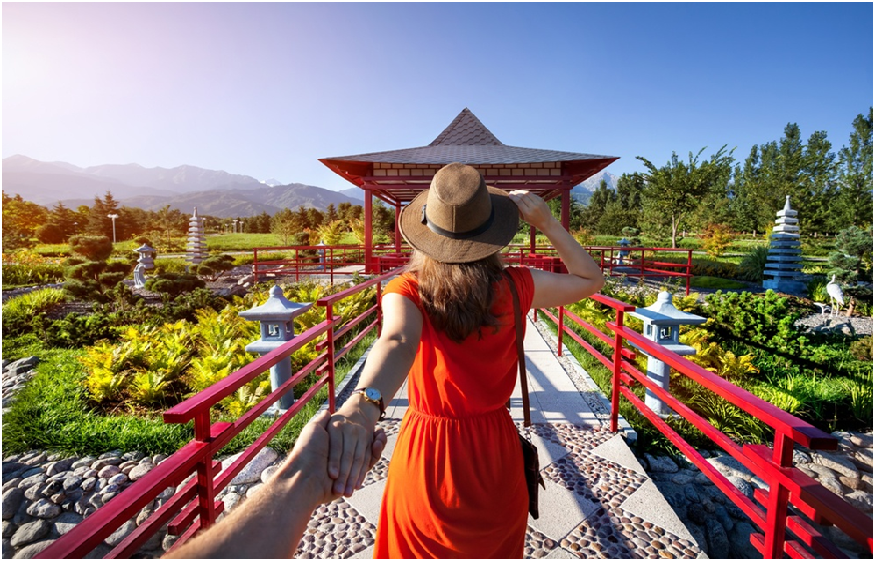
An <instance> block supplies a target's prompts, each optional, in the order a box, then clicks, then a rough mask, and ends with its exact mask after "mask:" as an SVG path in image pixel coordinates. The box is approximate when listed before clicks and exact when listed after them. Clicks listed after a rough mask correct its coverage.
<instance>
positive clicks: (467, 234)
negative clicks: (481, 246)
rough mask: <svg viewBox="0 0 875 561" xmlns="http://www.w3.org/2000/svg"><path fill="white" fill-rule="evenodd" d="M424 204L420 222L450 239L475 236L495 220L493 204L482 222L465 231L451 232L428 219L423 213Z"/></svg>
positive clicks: (484, 230) (423, 209)
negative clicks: (487, 216)
mask: <svg viewBox="0 0 875 561" xmlns="http://www.w3.org/2000/svg"><path fill="white" fill-rule="evenodd" d="M426 206H428V205H422V223H423V224H425V225H426V226H428V229H429V230H431V231H432V232H434V233H435V234H437V235H439V236H443V237H445V238H450V239H452V240H467V239H470V238H474V237H477V236H479V235H480V234H484V233H486V232H487V231H488V230H489V228H490V227H491V226H492V222H493V221H494V220H495V206H493V207H492V211H491V212H490V213H489V218H487V219H486V222H484V223H483V224H481V225H480V226H478V227H477V228H474V229H473V230H469V231H467V232H451V231H449V230H444V229H443V228H441V227H440V226H438V225H437V224H435V223H434V222H432V221H431V220H429V219H428V215H427V214H426V213H425V207H426Z"/></svg>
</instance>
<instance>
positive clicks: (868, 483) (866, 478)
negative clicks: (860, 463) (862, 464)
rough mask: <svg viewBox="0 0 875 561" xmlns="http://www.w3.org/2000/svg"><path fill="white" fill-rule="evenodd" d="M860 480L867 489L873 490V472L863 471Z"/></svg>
mask: <svg viewBox="0 0 875 561" xmlns="http://www.w3.org/2000/svg"><path fill="white" fill-rule="evenodd" d="M860 481H862V482H863V485H864V486H865V488H866V490H867V491H870V492H871V491H872V474H871V473H861V474H860Z"/></svg>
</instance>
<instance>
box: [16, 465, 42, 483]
mask: <svg viewBox="0 0 875 561" xmlns="http://www.w3.org/2000/svg"><path fill="white" fill-rule="evenodd" d="M35 475H42V476H43V477H45V473H43V468H41V467H39V466H37V467H34V468H31V469H29V470H27V471H26V472H24V473H22V474H21V477H23V478H24V479H27V478H29V477H33V476H35ZM43 481H45V479H43Z"/></svg>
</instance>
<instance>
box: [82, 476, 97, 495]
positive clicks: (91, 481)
mask: <svg viewBox="0 0 875 561" xmlns="http://www.w3.org/2000/svg"><path fill="white" fill-rule="evenodd" d="M96 483H97V479H95V478H93V477H89V478H88V479H83V480H82V485H81V488H82V490H83V491H85V492H86V493H87V492H89V491H91V490H92V489H94V485H95V484H96Z"/></svg>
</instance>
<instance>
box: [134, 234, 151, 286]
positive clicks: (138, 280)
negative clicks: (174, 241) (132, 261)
mask: <svg viewBox="0 0 875 561" xmlns="http://www.w3.org/2000/svg"><path fill="white" fill-rule="evenodd" d="M134 251H136V252H137V253H139V254H140V256H139V257H138V258H137V266H136V267H134V287H136V288H144V287H145V286H146V269H154V268H155V261H154V259H153V258H152V255H154V254H155V248H152V247H149V246H148V245H146V244H143V245H141V246H140V247H138V248H137V249H135V250H134Z"/></svg>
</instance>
